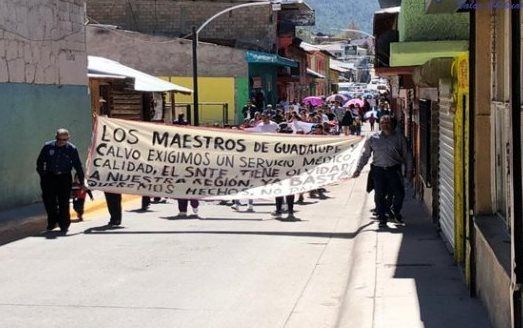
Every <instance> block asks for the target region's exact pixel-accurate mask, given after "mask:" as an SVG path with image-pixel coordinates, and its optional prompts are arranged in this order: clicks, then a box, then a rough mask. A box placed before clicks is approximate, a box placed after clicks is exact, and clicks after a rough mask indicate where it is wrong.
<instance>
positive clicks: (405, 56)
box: [390, 41, 469, 67]
mask: <svg viewBox="0 0 523 328" xmlns="http://www.w3.org/2000/svg"><path fill="white" fill-rule="evenodd" d="M468 50H469V44H468V41H418V42H393V43H391V44H390V66H391V67H396V66H418V65H423V64H425V62H427V61H429V60H431V59H433V58H438V57H457V56H460V55H462V54H464V53H467V52H468Z"/></svg>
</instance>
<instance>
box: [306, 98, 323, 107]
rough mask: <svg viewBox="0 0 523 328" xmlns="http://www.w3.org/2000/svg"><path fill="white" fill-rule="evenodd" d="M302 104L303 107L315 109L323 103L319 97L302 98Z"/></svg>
mask: <svg viewBox="0 0 523 328" xmlns="http://www.w3.org/2000/svg"><path fill="white" fill-rule="evenodd" d="M302 102H303V104H304V105H309V104H311V105H312V106H314V107H316V106H321V105H323V103H324V101H323V99H322V98H321V97H315V96H313V97H305V98H303V101H302Z"/></svg>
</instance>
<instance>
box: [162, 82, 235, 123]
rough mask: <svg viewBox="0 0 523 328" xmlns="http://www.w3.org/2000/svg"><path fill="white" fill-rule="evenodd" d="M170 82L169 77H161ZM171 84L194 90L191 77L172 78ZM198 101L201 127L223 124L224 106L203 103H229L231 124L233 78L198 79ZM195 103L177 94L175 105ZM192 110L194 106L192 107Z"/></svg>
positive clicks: (233, 103) (233, 101)
mask: <svg viewBox="0 0 523 328" xmlns="http://www.w3.org/2000/svg"><path fill="white" fill-rule="evenodd" d="M161 78H162V79H164V80H167V81H169V77H161ZM171 82H172V83H175V84H178V85H181V86H184V87H186V88H190V89H193V83H192V77H191V76H188V77H186V76H172V77H171ZM198 87H199V89H198V93H199V95H198V98H199V99H198V100H199V103H200V125H204V124H206V123H211V124H212V123H214V122H219V123H221V122H222V117H223V112H222V106H218V105H205V104H202V103H227V104H228V106H229V107H228V119H229V123H233V122H234V111H235V106H236V103H235V84H234V78H233V77H199V78H198ZM179 103H190V104H192V103H193V96H192V94H191V95H183V94H179V93H177V94H176V98H175V104H179ZM191 108H192V106H191Z"/></svg>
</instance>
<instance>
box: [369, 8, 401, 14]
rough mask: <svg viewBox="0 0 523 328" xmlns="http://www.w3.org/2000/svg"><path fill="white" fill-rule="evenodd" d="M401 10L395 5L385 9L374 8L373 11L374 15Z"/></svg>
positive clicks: (394, 12) (395, 12)
mask: <svg viewBox="0 0 523 328" xmlns="http://www.w3.org/2000/svg"><path fill="white" fill-rule="evenodd" d="M400 11H401V6H397V7H390V8H385V9H380V10H376V11H375V12H374V15H381V14H397V13H399V12H400Z"/></svg>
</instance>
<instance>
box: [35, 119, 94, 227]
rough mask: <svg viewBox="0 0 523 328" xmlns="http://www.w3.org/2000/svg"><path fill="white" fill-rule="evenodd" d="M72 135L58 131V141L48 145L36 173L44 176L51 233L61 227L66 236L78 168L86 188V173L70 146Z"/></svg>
mask: <svg viewBox="0 0 523 328" xmlns="http://www.w3.org/2000/svg"><path fill="white" fill-rule="evenodd" d="M69 137H70V136H69V131H67V130H66V129H58V130H57V131H56V138H55V140H51V141H48V142H46V143H45V144H44V146H43V148H42V150H41V151H40V155H39V156H38V159H37V161H36V171H37V172H38V174H39V175H40V186H41V188H42V199H43V201H44V206H45V210H46V212H47V230H49V231H50V230H53V229H54V228H56V225H57V224H58V225H59V226H60V230H61V231H62V232H67V229H68V228H69V225H70V224H71V218H70V216H69V197H70V195H71V186H72V176H71V170H72V169H73V168H74V170H75V171H76V173H77V174H78V179H79V181H80V183H81V184H82V185H83V183H84V171H83V168H82V163H81V162H80V156H79V155H78V150H77V149H76V147H75V146H74V145H73V144H72V143H70V142H69Z"/></svg>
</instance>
